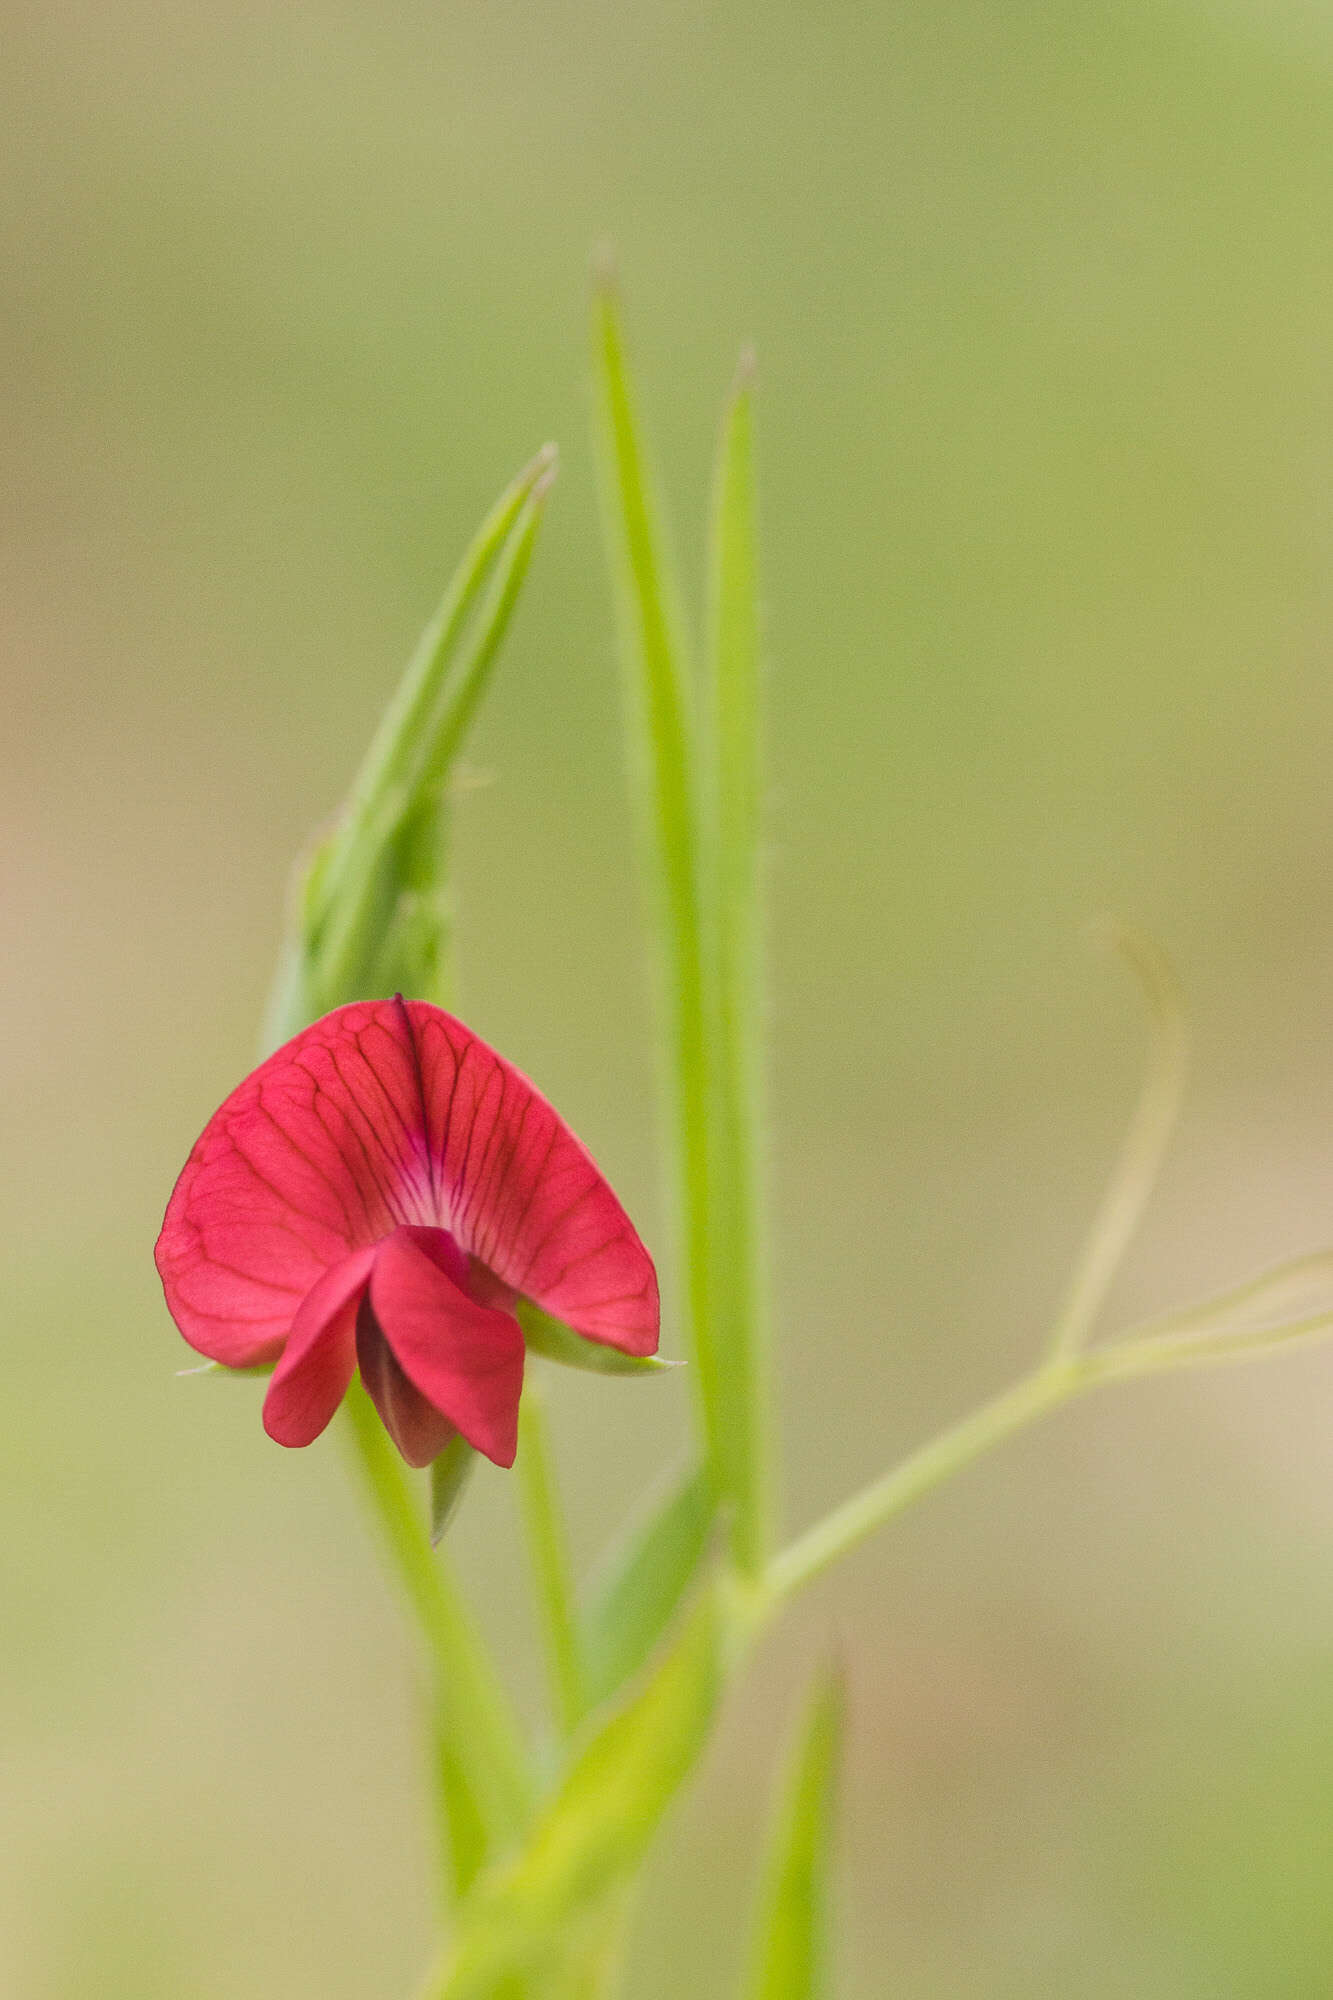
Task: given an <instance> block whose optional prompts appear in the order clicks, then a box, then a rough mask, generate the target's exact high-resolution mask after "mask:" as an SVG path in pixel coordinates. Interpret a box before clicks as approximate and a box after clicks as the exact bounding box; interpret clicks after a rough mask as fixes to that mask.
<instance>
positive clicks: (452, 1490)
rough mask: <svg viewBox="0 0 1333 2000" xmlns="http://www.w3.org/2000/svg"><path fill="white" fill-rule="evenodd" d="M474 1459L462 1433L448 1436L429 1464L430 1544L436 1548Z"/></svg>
mask: <svg viewBox="0 0 1333 2000" xmlns="http://www.w3.org/2000/svg"><path fill="white" fill-rule="evenodd" d="M476 1462H477V1454H476V1452H475V1451H474V1450H473V1449H472V1446H471V1445H470V1444H469V1443H468V1441H467V1439H466V1438H465V1437H463V1436H462V1435H461V1434H460V1435H459V1436H457V1437H452V1438H450V1440H449V1442H448V1444H447V1445H446V1446H445V1447H444V1450H443V1451H442V1452H441V1453H440V1455H439V1457H438V1458H433V1459H432V1460H431V1466H430V1545H431V1547H432V1548H438V1547H439V1544H440V1539H441V1537H442V1536H443V1534H444V1531H445V1529H446V1528H447V1527H448V1525H449V1523H450V1521H451V1519H452V1518H453V1513H454V1509H455V1508H456V1507H457V1505H458V1503H459V1500H460V1499H461V1498H462V1495H463V1488H464V1486H465V1485H466V1484H467V1476H468V1474H469V1473H470V1472H471V1470H472V1468H473V1466H474V1465H475V1464H476Z"/></svg>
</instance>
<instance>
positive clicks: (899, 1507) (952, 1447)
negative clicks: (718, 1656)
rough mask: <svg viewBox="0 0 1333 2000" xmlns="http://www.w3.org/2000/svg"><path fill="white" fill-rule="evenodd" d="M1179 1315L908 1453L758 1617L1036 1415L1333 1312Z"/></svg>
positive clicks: (1057, 1369) (1059, 1366) (1305, 1328)
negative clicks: (1199, 1318)
mask: <svg viewBox="0 0 1333 2000" xmlns="http://www.w3.org/2000/svg"><path fill="white" fill-rule="evenodd" d="M1191 1317H1192V1316H1191V1315H1181V1318H1180V1321H1179V1323H1178V1324H1175V1325H1173V1324H1172V1323H1170V1322H1166V1321H1162V1322H1158V1323H1157V1325H1156V1326H1155V1327H1154V1328H1152V1329H1150V1330H1149V1331H1147V1332H1139V1331H1135V1332H1131V1333H1128V1334H1125V1335H1123V1336H1122V1337H1121V1338H1120V1339H1118V1340H1115V1341H1112V1342H1110V1343H1108V1344H1107V1345H1106V1346H1104V1347H1097V1348H1093V1349H1091V1350H1090V1351H1088V1352H1086V1353H1083V1354H1075V1355H1052V1356H1050V1357H1048V1358H1047V1359H1046V1360H1045V1361H1043V1362H1041V1363H1040V1365H1039V1366H1038V1367H1037V1368H1035V1369H1034V1370H1033V1371H1032V1373H1031V1374H1030V1375H1024V1376H1023V1377H1022V1378H1021V1379H1020V1380H1019V1381H1017V1382H1015V1383H1014V1384H1013V1385H1012V1387H1010V1388H1008V1389H1005V1390H1002V1391H1001V1393H1000V1394H999V1395H998V1396H995V1397H993V1398H992V1399H991V1401H990V1402H988V1403H983V1404H982V1405H981V1407H980V1408H979V1409H977V1410H973V1411H972V1412H971V1414H970V1415H969V1416H966V1417H964V1418H962V1419H961V1421H960V1422H958V1423H956V1424H953V1425H951V1426H950V1427H949V1428H948V1429H947V1430H945V1431H942V1432H941V1433H940V1434H939V1436H938V1437H936V1438H932V1440H931V1441H930V1443H929V1444H925V1445H922V1446H921V1448H920V1449H919V1450H917V1451H914V1452H911V1453H910V1454H909V1455H908V1457H906V1458H905V1459H903V1460H902V1461H901V1463H900V1464H898V1465H897V1466H895V1467H894V1468H893V1470H892V1471H891V1472H887V1473H885V1475H884V1477H883V1478H882V1479H877V1480H875V1481H874V1482H873V1483H872V1484H871V1485H869V1486H867V1487H865V1488H864V1489H863V1491H862V1492H860V1493H858V1494H857V1495H856V1496H855V1497H854V1498H853V1499H851V1500H848V1501H846V1502H845V1503H844V1504H843V1505H842V1506H841V1507H838V1508H835V1509H834V1511H833V1512H832V1513H831V1514H829V1515H827V1516H826V1517H825V1519H824V1520H822V1521H821V1522H819V1523H818V1525H817V1526H815V1527H813V1528H811V1529H809V1530H808V1531H807V1532H806V1533H805V1534H804V1535H801V1536H799V1537H798V1539H797V1540H796V1541H795V1542H793V1543H792V1544H791V1545H790V1546H789V1547H788V1548H787V1549H786V1550H784V1552H783V1553H782V1554H781V1555H780V1556H778V1557H777V1558H776V1559H775V1560H774V1561H773V1562H772V1563H771V1564H770V1565H769V1568H768V1571H767V1574H766V1576H765V1578H764V1582H763V1586H762V1589H761V1591H760V1593H759V1603H758V1611H759V1615H761V1616H763V1617H765V1618H766V1617H768V1616H770V1615H771V1613H772V1612H773V1610H775V1609H776V1608H777V1607H778V1606H779V1605H781V1604H783V1603H785V1602H786V1600H787V1599H788V1598H790V1597H792V1596H793V1595H794V1594H795V1593H796V1592H797V1591H798V1590H800V1589H801V1588H802V1586H803V1585H805V1584H807V1583H810V1582H812V1581H813V1580H814V1578H815V1577H817V1576H819V1575H820V1574H821V1573H822V1572H823V1571H824V1570H826V1569H828V1568H829V1567H830V1566H831V1565H832V1564H833V1563H835V1562H837V1561H838V1560H839V1558H840V1557H842V1556H844V1555H847V1554H848V1553H849V1552H850V1550H852V1549H854V1548H855V1547H856V1546H857V1544H858V1543H859V1542H863V1541H864V1540H865V1539H866V1537H867V1536H868V1535H872V1534H873V1533H874V1532H875V1530H876V1529H877V1528H882V1527H883V1526H884V1525H885V1523H886V1522H888V1521H892V1520H893V1519H894V1518H895V1517H896V1516H897V1515H899V1514H902V1513H905V1512H906V1510H907V1509H908V1508H909V1507H911V1506H913V1505H914V1504H915V1502H916V1501H918V1500H920V1499H922V1498H924V1496H925V1495H926V1494H927V1493H930V1492H933V1490H934V1489H935V1488H936V1487H937V1486H942V1485H943V1484H944V1483H945V1481H946V1480H949V1479H952V1478H953V1477H954V1475H955V1474H956V1473H959V1472H962V1471H963V1470H964V1469H965V1468H966V1467H967V1466H969V1465H971V1464H972V1463H973V1461H974V1460H975V1459H978V1458H982V1457H984V1456H985V1454H986V1453H987V1452H988V1451H992V1450H994V1448H995V1446H996V1445H998V1444H1002V1443H1003V1442H1004V1440H1005V1439H1006V1438H1009V1437H1012V1436H1013V1435H1014V1433H1015V1432H1016V1431H1021V1430H1024V1429H1025V1428H1026V1427H1027V1425H1028V1424H1031V1423H1035V1422H1036V1420H1037V1419H1038V1418H1039V1417H1044V1416H1047V1415H1048V1414H1049V1413H1050V1412H1051V1411H1052V1410H1057V1409H1059V1408H1060V1407H1061V1405H1062V1404H1065V1403H1068V1402H1072V1401H1073V1400H1074V1398H1075V1397H1077V1396H1081V1395H1083V1394H1085V1393H1086V1392H1087V1391H1088V1390H1090V1389H1097V1388H1101V1387H1102V1386H1103V1385H1105V1384H1108V1383H1111V1382H1132V1381H1137V1380H1140V1379H1141V1378H1143V1377H1144V1376H1148V1375H1158V1374H1162V1373H1165V1372H1166V1371H1168V1370H1175V1369H1182V1368H1208V1367H1216V1366H1219V1365H1222V1364H1227V1363H1230V1364H1235V1363H1238V1362H1245V1361H1253V1360H1258V1359H1259V1358H1260V1357H1261V1356H1262V1355H1265V1354H1270V1353H1272V1352H1273V1351H1274V1350H1275V1349H1276V1348H1280V1347H1287V1346H1292V1345H1295V1344H1298V1343H1302V1342H1305V1341H1310V1340H1315V1339H1318V1338H1319V1337H1321V1336H1322V1335H1325V1334H1327V1333H1328V1332H1329V1331H1330V1330H1333V1313H1330V1312H1327V1311H1324V1312H1319V1313H1311V1314H1309V1315H1308V1316H1306V1317H1304V1318H1301V1319H1296V1320H1291V1321H1289V1322H1287V1323H1286V1324H1284V1325H1282V1326H1278V1327H1274V1328H1272V1329H1270V1330H1268V1331H1267V1332H1251V1331H1246V1332H1243V1333H1240V1334H1237V1333H1234V1332H1231V1333H1228V1332H1210V1331H1208V1330H1207V1329H1206V1328H1205V1329H1203V1330H1200V1329H1199V1328H1197V1327H1196V1326H1195V1325H1193V1324H1191Z"/></svg>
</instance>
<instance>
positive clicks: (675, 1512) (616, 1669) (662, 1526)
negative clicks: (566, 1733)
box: [581, 1466, 716, 1708]
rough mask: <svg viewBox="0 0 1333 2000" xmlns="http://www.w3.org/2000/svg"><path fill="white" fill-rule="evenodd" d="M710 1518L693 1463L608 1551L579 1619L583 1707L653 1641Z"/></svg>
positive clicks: (690, 1573) (636, 1664) (704, 1540)
mask: <svg viewBox="0 0 1333 2000" xmlns="http://www.w3.org/2000/svg"><path fill="white" fill-rule="evenodd" d="M715 1514H716V1510H715V1508H714V1505H713V1495H712V1487H711V1485H710V1482H709V1479H708V1476H707V1474H706V1472H705V1471H704V1470H703V1468H702V1467H700V1466H693V1467H691V1468H690V1470H689V1471H688V1472H687V1473H685V1475H684V1476H683V1477H679V1478H677V1479H675V1480H674V1481H673V1482H672V1484H671V1486H670V1488H669V1489H668V1491H667V1493H666V1496H665V1498H663V1499H660V1500H659V1501H658V1502H657V1503H656V1504H655V1505H654V1506H653V1507H652V1509H651V1510H650V1511H649V1512H648V1513H646V1514H645V1516H644V1518H643V1519H642V1520H640V1521H638V1522H635V1523H634V1524H633V1525H632V1527H631V1529H630V1531H629V1534H628V1536H627V1537H626V1539H625V1541H624V1542H623V1543H622V1544H621V1546H620V1547H619V1548H618V1549H616V1550H615V1551H614V1553H613V1555H612V1557H611V1560H610V1562H609V1563H608V1564H607V1566H606V1568H605V1570H604V1572H603V1574H602V1576H601V1578H600V1580H599V1581H598V1582H597V1583H596V1585H595V1587H594V1591H593V1594H592V1596H591V1598H590V1600H589V1602H588V1604H587V1605H586V1607H585V1609H584V1613H583V1618H582V1621H581V1631H582V1653H583V1676H584V1687H585V1691H586V1695H587V1700H588V1705H589V1707H592V1708H596V1707H598V1706H600V1704H601V1703H602V1702H604V1701H609V1700H610V1698H611V1696H612V1695H614V1694H616V1693H618V1692H619V1690H620V1689H621V1688H622V1687H624V1685H625V1683H626V1682H627V1681H629V1680H631V1679H632V1678H633V1676H634V1675H635V1674H637V1673H638V1672H639V1670H640V1668H641V1667H642V1666H643V1664H644V1662H645V1660H646V1659H647V1658H648V1656H649V1654H650V1653H651V1652H652V1650H653V1648H654V1647H655V1646H656V1645H657V1643H658V1641H659V1640H660V1639H661V1637H662V1634H663V1633H664V1632H665V1631H666V1629H667V1626H668V1625H669V1624H670V1623H671V1620H672V1617H673V1616H674V1614H675V1611H676V1607H677V1606H678V1604H679V1603H680V1601H681V1599H682V1598H683V1597H684V1595H685V1593H686V1591H687V1590H688V1589H689V1587H690V1585H691V1584H692V1583H693V1581H694V1578H695V1576H696V1574H697V1573H698V1569H699V1564H700V1562H701V1561H702V1559H703V1554H704V1550H705V1549H706V1548H707V1546H708V1541H709V1534H710V1531H711V1529H712V1526H713V1521H714V1519H715Z"/></svg>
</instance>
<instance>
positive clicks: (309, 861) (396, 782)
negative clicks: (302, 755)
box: [264, 446, 556, 1047]
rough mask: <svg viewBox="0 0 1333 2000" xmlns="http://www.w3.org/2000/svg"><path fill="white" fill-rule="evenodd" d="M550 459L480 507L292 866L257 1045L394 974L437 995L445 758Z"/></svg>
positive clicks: (510, 588) (485, 656)
mask: <svg viewBox="0 0 1333 2000" xmlns="http://www.w3.org/2000/svg"><path fill="white" fill-rule="evenodd" d="M555 464H556V456H555V450H554V447H553V446H548V447H547V448H546V449H545V450H544V451H542V452H539V453H538V455H537V457H536V458H535V459H534V460H533V461H532V463H531V464H530V465H529V466H527V467H526V468H525V469H524V471H523V472H522V473H520V474H519V476H518V478H517V479H516V480H515V481H514V482H513V483H512V484H511V485H510V487H509V488H508V489H507V490H506V492H505V493H503V494H502V495H501V497H500V499H499V500H498V501H497V503H496V505H495V506H494V507H493V508H492V509H491V512H490V513H489V514H488V515H487V517H486V519H485V521H484V522H483V523H482V526H481V528H480V529H479V530H478V532H477V534H476V536H475V537H474V539H473V542H472V544H471V546H470V548H469V549H468V550H467V552H466V554H465V556H464V558H463V561H462V562H461V564H460V565H459V568H458V570H457V572H456V573H455V575H454V577H453V580H452V581H451V583H450V585H449V588H448V590H447V591H446V592H445V596H444V599H443V602H442V603H441V605H440V608H439V610H438V611H437V612H436V614H435V617H434V618H433V619H432V620H431V623H430V624H429V626H428V627H427V629H426V631H425V633H424V634H423V636H422V639H421V642H420V644H419V645H418V647H417V650H416V652H415V654H414V655H413V657H412V660H411V662H410V663H409V665H408V668H407V670H406V672H405V674H404V676H403V679H402V681H401V682H400V684H399V687H398V689H397V692H396V693H395V695H394V698H393V700H392V701H391V702H390V704H389V707H388V709H387V711H386V712H385V715H384V719H383V721H382V722H381V724H380V727H379V729H378V731H377V732H376V735H375V738H374V741H373V742H372V744H371V747H370V750H369V752H368V754H367V756H366V758H365V760H364V762H363V764H362V766H361V769H360V771H359V772H358V774H357V777H356V779H355V781H354V783H353V786H352V789H351V793H350V795H349V799H348V803H347V806H346V808H345V810H344V812H343V814H342V815H341V817H340V819H339V820H338V822H337V823H336V824H335V826H334V827H333V828H332V830H331V831H330V832H328V833H326V834H324V835H323V836H321V838H320V839H319V840H318V842H317V843H316V844H315V846H314V848H313V850H312V852H311V853H310V854H308V855H307V856H306V857H305V859H304V860H303V862H302V864H301V866H300V869H299V871H298V876H297V880H296V885H295V889H294V892H293V896H292V912H291V917H290V920H289V934H288V938H287V941H286V944H285V946H284V949H283V952H282V956H281V960H280V964H279V969H278V974H277V977H276V979H275V982H274V987H273V991H272V993H271V995H270V1000H269V1006H268V1010H267V1014H266V1017H265V1032H264V1041H265V1046H266V1047H274V1046H276V1045H277V1044H278V1043H279V1042H281V1041H284V1040H285V1039H286V1038H287V1037H288V1036H289V1035H292V1034H295V1033H296V1032H297V1030H298V1029H300V1028H301V1027H303V1026H304V1025H305V1024H306V1022H307V1021H309V1020H311V1019H313V1018H314V1017H315V1016H316V1015H317V1014H320V1013H323V1012H325V1011H326V1010H327V1009H328V1008H330V1007H335V1006H338V1005H340V1004H341V1003H342V1002H344V1001H346V1000H352V999H369V998H375V997H377V995H379V994H381V993H389V992H392V991H394V990H396V988H397V987H399V986H402V987H404V988H405V990H408V991H411V992H414V993H419V994H423V995H428V996H430V997H438V995H439V991H440V987H441V983H442V981H443V977H444V975H443V963H444V956H445V943H446V932H447V909H446V904H445V900H444V895H443V852H442V848H443V837H444V815H445V805H444V800H445V794H446V787H447V782H448V778H449V773H450V766H451V763H452V760H453V758H454V757H455V755H456V754H457V751H458V748H459V746H460V744H461V741H462V738H463V735H464V733H465V731H466V728H467V726H468V724H469V722H470V721H471V719H472V716H473V714H474V712H475V710H476V706H477V702H478V701H479V699H480V697H481V694H482V691H483V689H484V687H485V684H486V680H487V677H488V675H489V672H490V668H491V666H492V664H493V662H494V660H495V657H496V654H497V652H498V650H499V647H500V644H501V641H502V640H503V637H504V634H505V631H506V629H507V627H508V624H509V620H510V617H511V615H512V613H513V609H514V605H515V603H516V601H517V598H518V594H519V591H520V589H521V587H522V583H523V578H524V576H525V574H526V571H527V567H528V562H529V559H530V557H531V554H532V548H533V543H534V541H535V537H536V532H537V528H538V525H539V523H540V519H541V513H542V509H543V505H544V501H545V498H546V495H547V492H548V491H549V488H550V484H551V481H552V479H553V478H554V474H555ZM404 975H406V976H404Z"/></svg>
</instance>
